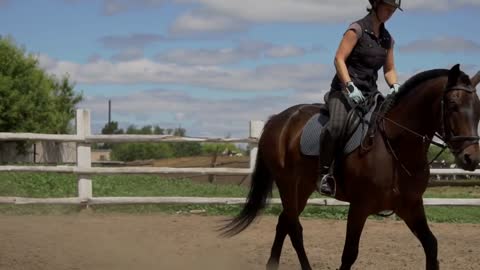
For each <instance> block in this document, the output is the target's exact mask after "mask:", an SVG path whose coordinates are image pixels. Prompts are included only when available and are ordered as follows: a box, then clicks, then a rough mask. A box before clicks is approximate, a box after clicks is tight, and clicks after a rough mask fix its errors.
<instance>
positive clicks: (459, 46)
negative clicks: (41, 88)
mask: <svg viewBox="0 0 480 270" xmlns="http://www.w3.org/2000/svg"><path fill="white" fill-rule="evenodd" d="M399 50H400V51H401V52H441V53H451V52H480V44H479V43H476V42H474V41H471V40H467V39H465V38H463V37H438V38H432V39H422V40H416V41H413V42H411V43H409V44H406V45H403V46H400V47H399Z"/></svg>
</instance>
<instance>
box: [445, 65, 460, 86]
mask: <svg viewBox="0 0 480 270" xmlns="http://www.w3.org/2000/svg"><path fill="white" fill-rule="evenodd" d="M460 74H461V71H460V64H456V65H455V66H453V67H452V68H451V69H450V71H449V72H448V85H455V84H456V83H457V80H458V77H459V76H460Z"/></svg>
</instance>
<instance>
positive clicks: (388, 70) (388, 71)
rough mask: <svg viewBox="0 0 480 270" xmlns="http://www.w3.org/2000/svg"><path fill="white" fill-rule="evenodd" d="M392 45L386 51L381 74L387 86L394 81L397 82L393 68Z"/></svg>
mask: <svg viewBox="0 0 480 270" xmlns="http://www.w3.org/2000/svg"><path fill="white" fill-rule="evenodd" d="M393 45H394V42H392V46H391V47H390V49H388V51H387V59H386V60H385V65H384V66H383V74H384V75H385V81H386V82H387V84H388V85H389V86H392V85H393V84H394V83H398V78H397V71H396V69H395V60H394V56H393Z"/></svg>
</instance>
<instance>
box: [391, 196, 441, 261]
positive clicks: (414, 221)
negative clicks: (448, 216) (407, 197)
mask: <svg viewBox="0 0 480 270" xmlns="http://www.w3.org/2000/svg"><path fill="white" fill-rule="evenodd" d="M397 214H398V215H399V216H400V217H401V218H402V219H403V220H404V221H405V223H406V224H407V226H408V228H410V230H411V231H412V232H413V234H415V236H416V237H417V238H418V240H420V242H421V243H422V246H423V250H424V251H425V255H426V267H427V268H426V269H427V270H438V269H440V268H439V265H438V260H437V254H438V250H437V239H436V238H435V236H434V235H433V233H432V231H431V230H430V228H429V227H428V223H427V218H426V217H425V210H424V208H423V203H422V201H421V199H420V200H418V201H417V202H415V203H414V204H412V205H410V206H409V207H407V206H405V207H403V208H402V209H399V211H397Z"/></svg>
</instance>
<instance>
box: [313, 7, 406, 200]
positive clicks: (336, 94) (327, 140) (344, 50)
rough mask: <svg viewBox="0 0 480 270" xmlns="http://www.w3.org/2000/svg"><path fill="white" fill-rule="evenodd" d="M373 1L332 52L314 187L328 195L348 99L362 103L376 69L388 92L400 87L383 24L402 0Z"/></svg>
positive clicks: (390, 41) (371, 92) (332, 192)
mask: <svg viewBox="0 0 480 270" xmlns="http://www.w3.org/2000/svg"><path fill="white" fill-rule="evenodd" d="M369 2H370V4H371V5H372V7H371V8H369V9H367V10H368V12H369V14H368V15H367V16H365V17H364V18H363V19H361V20H359V21H357V22H354V23H352V24H351V25H350V26H349V28H348V30H347V31H346V32H345V34H344V36H343V39H342V41H341V42H340V45H339V46H338V49H337V53H336V55H335V68H336V70H337V74H336V75H335V77H334V78H333V81H332V83H331V90H330V93H329V94H328V98H327V99H326V102H327V105H328V110H329V112H330V121H329V123H328V124H327V125H326V127H325V128H324V129H323V130H322V133H321V134H320V157H319V165H318V175H319V177H318V180H317V190H318V191H319V192H320V193H322V194H325V195H328V196H335V186H336V184H335V179H334V178H333V174H332V170H331V168H330V167H331V165H332V162H333V160H334V159H335V157H336V152H337V150H338V149H339V148H340V147H341V145H340V142H339V141H340V137H341V136H342V131H343V130H344V126H345V124H346V123H345V121H346V119H347V114H348V111H349V109H351V108H349V107H350V105H349V101H348V100H347V99H351V100H352V101H353V102H354V103H361V102H363V101H364V100H365V96H367V97H370V96H373V95H374V94H375V93H376V92H378V88H377V79H378V75H377V73H378V70H379V69H380V68H382V67H383V73H384V75H385V80H386V82H387V83H388V85H390V86H391V88H390V93H395V92H396V91H398V89H399V88H400V85H399V84H398V82H397V72H396V70H395V63H394V57H393V45H394V41H393V38H392V36H391V35H390V33H389V32H388V31H387V29H386V28H385V22H387V21H388V19H390V17H391V16H392V15H393V13H394V12H395V10H396V9H397V8H398V9H400V10H401V7H400V4H401V0H369Z"/></svg>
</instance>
